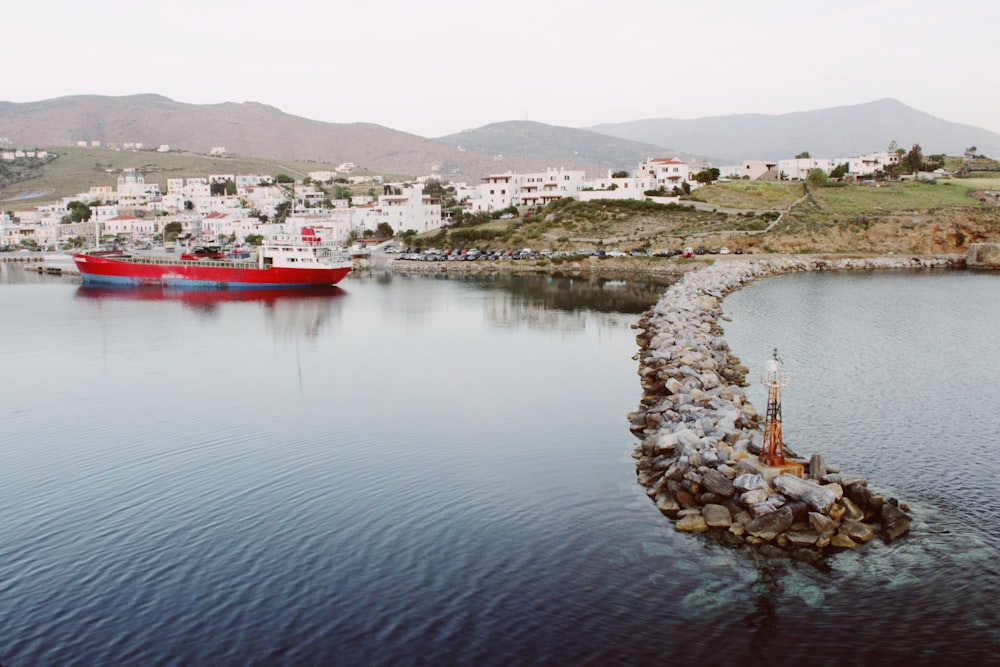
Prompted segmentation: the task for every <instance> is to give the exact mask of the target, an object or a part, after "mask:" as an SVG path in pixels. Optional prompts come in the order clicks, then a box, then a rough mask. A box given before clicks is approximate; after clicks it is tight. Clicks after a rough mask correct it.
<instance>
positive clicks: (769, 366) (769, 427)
mask: <svg viewBox="0 0 1000 667" xmlns="http://www.w3.org/2000/svg"><path fill="white" fill-rule="evenodd" d="M791 381H792V376H791V373H787V372H785V370H784V368H783V365H782V361H781V358H780V357H778V349H777V348H775V350H774V355H773V356H772V357H771V358H770V359H768V360H767V361H766V362H764V370H763V371H761V373H760V383H761V384H762V385H764V386H765V387H767V416H766V417H765V418H764V446H763V448H762V449H761V452H760V456H758V457H757V459H758V460H759V461H760V462H761V463H762V464H763V465H765V466H768V467H770V468H781V469H782V470H783V471H785V472H789V473H792V474H795V475H798V476H799V477H801V476H802V474H801V471H802V466H801V464H798V463H795V462H794V461H789V460H787V459H786V458H785V442H784V440H783V439H782V433H781V390H782V389H783V388H784V387H787V386H788V385H789V384H790V383H791Z"/></svg>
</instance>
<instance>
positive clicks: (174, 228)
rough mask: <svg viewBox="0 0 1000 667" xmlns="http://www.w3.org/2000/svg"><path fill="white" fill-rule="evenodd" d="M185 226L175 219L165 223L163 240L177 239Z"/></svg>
mask: <svg viewBox="0 0 1000 667" xmlns="http://www.w3.org/2000/svg"><path fill="white" fill-rule="evenodd" d="M183 229H184V227H183V226H182V225H181V223H179V222H177V221H176V220H174V221H173V222H168V223H167V224H165V225H163V241H164V242H167V241H173V240H176V239H177V236H178V235H179V234H180V233H181V231H182V230H183Z"/></svg>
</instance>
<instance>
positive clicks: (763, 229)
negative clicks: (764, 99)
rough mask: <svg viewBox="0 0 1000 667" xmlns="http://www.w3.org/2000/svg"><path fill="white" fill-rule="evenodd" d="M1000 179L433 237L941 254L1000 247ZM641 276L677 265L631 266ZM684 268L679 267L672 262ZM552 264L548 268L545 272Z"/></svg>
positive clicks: (620, 205) (823, 190) (653, 207)
mask: <svg viewBox="0 0 1000 667" xmlns="http://www.w3.org/2000/svg"><path fill="white" fill-rule="evenodd" d="M998 192H1000V178H990V177H985V178H969V179H952V180H944V181H939V182H937V183H919V182H913V181H910V182H894V183H886V184H881V185H880V186H879V187H871V186H866V185H842V184H832V185H829V186H826V187H814V186H808V185H807V184H805V183H801V182H799V183H765V182H749V181H736V182H732V183H720V184H715V185H711V186H709V187H705V188H699V189H697V190H695V191H694V192H692V193H691V195H690V197H689V198H687V200H682V201H681V203H680V204H667V205H664V204H655V203H653V202H649V201H630V200H625V201H614V200H595V201H590V202H579V201H575V200H571V199H564V200H560V201H558V202H554V203H553V204H550V205H549V206H548V207H546V208H545V209H544V210H543V211H542V212H540V213H539V214H536V215H534V216H532V217H531V218H530V219H523V218H517V219H514V220H503V219H496V220H491V221H485V222H473V223H472V224H471V225H465V226H461V227H453V228H452V229H448V230H440V231H437V232H428V233H426V234H424V235H422V237H421V239H420V242H421V243H422V244H423V245H424V246H425V247H428V246H436V247H438V248H449V247H469V246H473V245H474V246H475V247H477V248H479V249H481V250H490V249H497V248H501V249H503V248H507V249H511V248H524V247H529V248H534V249H541V248H545V249H550V250H578V249H581V248H582V249H592V248H595V247H596V248H602V247H603V248H606V249H607V248H613V247H617V248H621V249H623V250H626V251H627V250H631V249H642V250H647V249H652V250H655V249H663V248H666V249H676V248H684V247H687V246H691V247H697V246H705V247H706V248H712V247H715V248H720V247H722V246H726V247H728V248H730V249H735V248H742V249H745V250H746V251H748V252H755V253H759V252H790V253H871V254H893V253H895V254H916V255H920V254H940V253H964V252H966V251H967V250H968V247H969V244H970V243H978V242H994V243H995V242H997V241H1000V197H998V195H997V193H998ZM623 261H625V262H627V263H628V264H629V265H630V266H633V267H634V268H637V269H641V268H642V267H644V266H645V267H648V266H652V265H656V264H659V263H662V262H664V261H668V260H666V259H661V258H657V257H630V258H627V259H626V260H623ZM669 261H675V260H669ZM543 263H544V262H543Z"/></svg>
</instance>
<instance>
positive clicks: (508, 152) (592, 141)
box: [437, 121, 710, 175]
mask: <svg viewBox="0 0 1000 667" xmlns="http://www.w3.org/2000/svg"><path fill="white" fill-rule="evenodd" d="M437 141H440V142H443V143H446V144H449V145H451V146H456V147H460V148H461V149H462V150H470V151H473V152H476V153H483V154H486V155H493V156H498V157H499V156H503V157H513V158H520V159H532V160H537V159H538V157H539V156H540V155H544V156H545V158H546V159H547V160H548V161H549V165H550V166H556V165H559V166H567V168H568V165H570V164H584V165H597V167H598V168H597V170H596V171H591V175H598V174H599V175H604V174H605V173H606V172H607V171H608V170H609V169H610V170H619V169H634V168H635V167H636V165H638V164H639V163H640V162H642V161H644V160H646V159H648V158H650V157H677V158H680V159H682V160H686V161H688V162H694V163H700V162H706V161H710V158H705V157H701V156H697V155H693V154H690V153H678V152H677V151H673V150H671V149H669V148H665V147H664V146H663V145H656V144H652V143H643V142H638V141H631V140H627V139H618V138H615V137H612V136H609V135H607V134H601V133H598V132H591V131H589V130H578V129H574V128H570V127H557V126H554V125H546V124H544V123H535V122H531V121H507V122H503V123H492V124H490V125H484V126H483V127H480V128H476V129H471V130H464V131H462V132H459V133H458V134H450V135H448V136H444V137H438V139H437Z"/></svg>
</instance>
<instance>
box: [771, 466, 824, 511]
mask: <svg viewBox="0 0 1000 667" xmlns="http://www.w3.org/2000/svg"><path fill="white" fill-rule="evenodd" d="M773 483H774V488H776V489H777V490H778V491H781V493H783V494H784V495H786V496H788V497H789V498H795V499H796V500H801V501H802V502H804V503H806V504H808V505H809V506H810V507H812V508H813V509H814V510H816V511H817V512H822V513H824V514H826V513H827V512H829V511H830V506H831V505H833V503H835V502H836V501H837V494H836V493H835V492H834V491H833V490H832V489H828V488H826V487H822V486H820V485H819V484H816V483H815V482H812V481H810V480H807V479H800V478H798V477H796V476H795V475H787V474H784V475H778V476H777V477H775V478H774V482H773Z"/></svg>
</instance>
